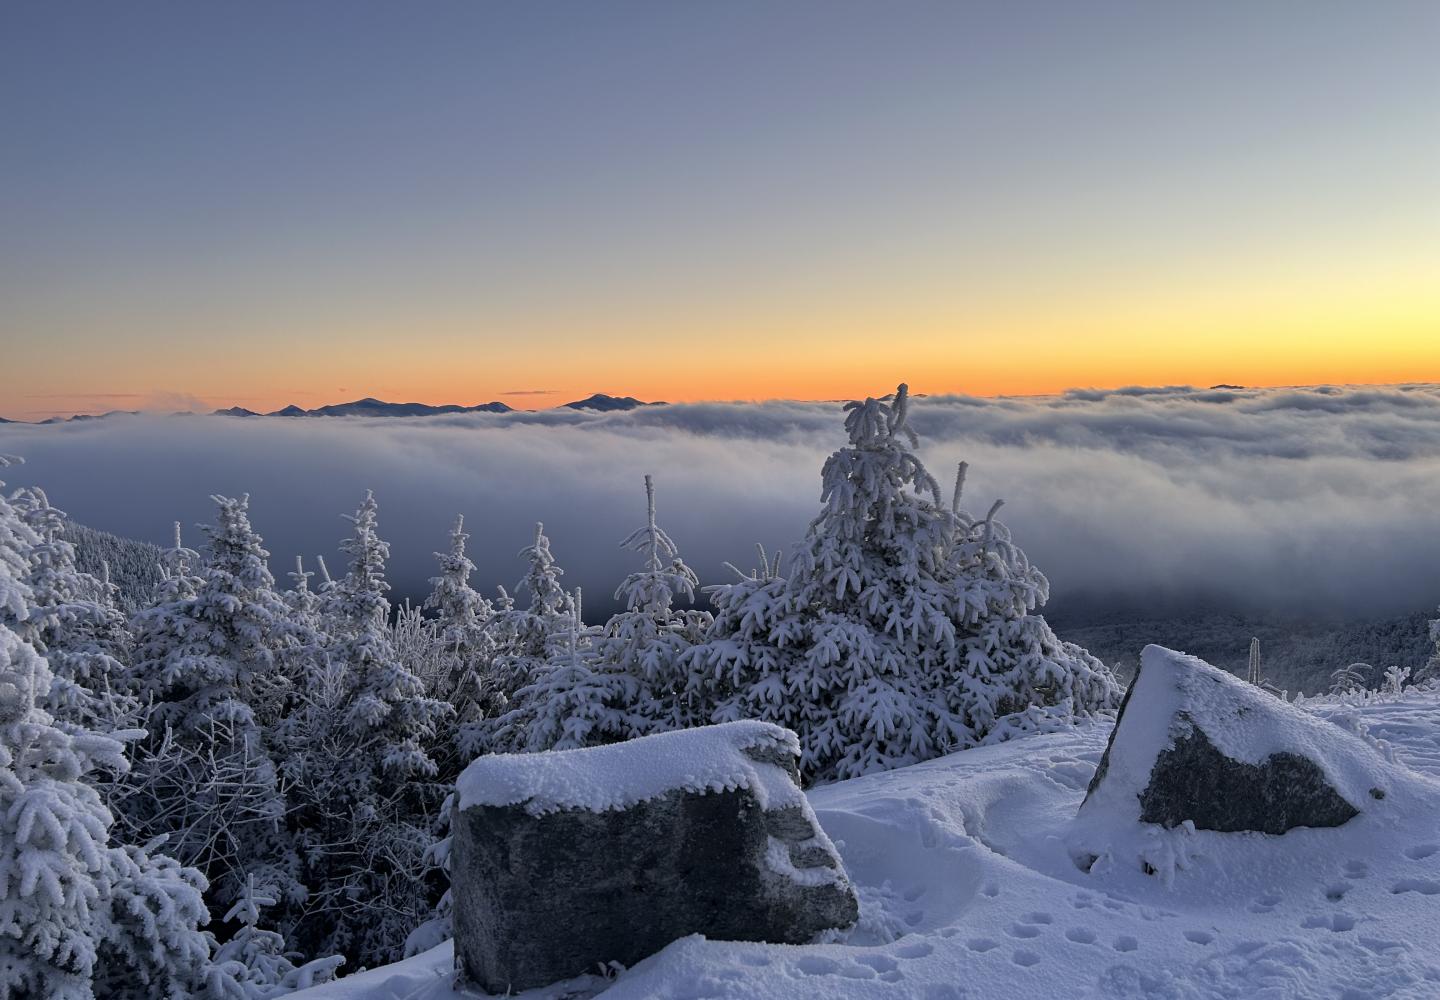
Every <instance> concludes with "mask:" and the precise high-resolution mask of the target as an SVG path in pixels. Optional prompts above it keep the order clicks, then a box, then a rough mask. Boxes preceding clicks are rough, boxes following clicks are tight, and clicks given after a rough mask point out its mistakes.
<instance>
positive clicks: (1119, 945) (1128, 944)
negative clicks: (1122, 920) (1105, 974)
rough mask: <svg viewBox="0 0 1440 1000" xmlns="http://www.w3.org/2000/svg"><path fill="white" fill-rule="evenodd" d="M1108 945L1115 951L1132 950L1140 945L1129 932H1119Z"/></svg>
mask: <svg viewBox="0 0 1440 1000" xmlns="http://www.w3.org/2000/svg"><path fill="white" fill-rule="evenodd" d="M1110 947H1112V948H1114V949H1115V950H1116V951H1134V950H1135V949H1137V948H1139V947H1140V942H1139V941H1136V940H1135V939H1134V938H1133V937H1131V936H1130V935H1129V934H1121V935H1120V936H1119V937H1117V938H1116V939H1115V943H1114V944H1112V945H1111V946H1110Z"/></svg>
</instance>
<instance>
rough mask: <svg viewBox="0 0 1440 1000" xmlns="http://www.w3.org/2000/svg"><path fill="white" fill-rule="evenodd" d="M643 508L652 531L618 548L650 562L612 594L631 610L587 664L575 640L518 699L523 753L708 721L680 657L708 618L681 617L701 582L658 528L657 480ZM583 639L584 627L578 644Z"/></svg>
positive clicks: (594, 643) (593, 638)
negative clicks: (690, 692)
mask: <svg viewBox="0 0 1440 1000" xmlns="http://www.w3.org/2000/svg"><path fill="white" fill-rule="evenodd" d="M645 498H646V510H647V514H646V520H645V525H644V526H643V527H641V528H638V529H637V530H636V531H634V532H633V533H632V534H630V535H629V537H627V538H626V539H625V540H624V541H623V542H621V543H620V544H621V546H622V547H624V548H628V549H631V550H632V551H636V552H641V553H644V555H645V562H644V565H643V567H642V568H641V569H640V570H637V571H636V572H634V573H631V574H630V575H629V576H627V577H626V578H625V580H624V582H623V583H621V584H620V587H619V589H617V590H616V591H615V597H616V599H617V600H620V601H623V602H624V606H625V610H623V611H621V612H620V613H618V614H616V615H614V616H612V617H611V619H610V621H609V622H607V623H606V624H605V626H604V627H603V628H602V629H599V630H590V634H589V636H588V637H587V638H588V641H587V642H586V643H585V645H584V649H583V652H584V654H585V655H584V657H583V661H582V660H581V658H580V657H579V655H578V654H579V652H580V651H581V650H580V648H579V647H578V645H577V643H576V640H575V638H574V637H572V639H571V642H570V649H568V650H567V651H566V652H565V654H564V656H563V658H562V662H561V664H560V665H557V666H556V668H555V669H552V670H550V671H548V672H546V673H545V674H544V675H542V676H540V677H538V678H537V679H536V681H535V682H534V683H532V684H531V685H530V686H528V687H526V688H524V689H522V690H521V691H520V692H519V693H517V695H516V702H517V706H518V710H517V712H516V717H517V718H518V719H519V720H523V724H524V726H525V733H524V735H523V738H522V739H520V740H518V741H515V742H517V743H518V744H519V745H518V746H516V747H515V748H516V749H525V750H551V749H553V750H564V749H569V748H572V747H581V746H595V745H597V744H602V743H614V742H618V741H620V740H627V739H632V738H634V737H636V736H645V735H647V734H649V733H654V732H661V731H664V730H669V729H682V728H685V727H688V726H692V725H703V724H704V723H705V722H706V721H707V720H706V719H705V718H704V717H703V716H699V717H697V716H696V715H695V714H694V713H693V711H692V704H693V703H692V701H691V699H690V698H689V697H687V691H686V673H685V671H684V670H683V669H682V667H681V657H682V655H683V654H684V653H685V652H686V651H687V650H688V649H690V648H691V647H692V646H694V645H695V644H696V643H697V642H699V641H700V640H701V638H702V636H703V635H704V634H705V630H706V629H707V628H709V626H710V622H711V618H710V615H709V614H708V613H706V612H703V611H695V610H678V609H676V607H675V601H676V600H677V599H682V600H686V601H693V600H694V599H695V587H696V585H697V584H698V582H699V581H698V579H697V578H696V576H695V572H694V571H693V570H692V569H691V568H690V567H689V566H687V565H685V562H684V560H682V559H681V558H680V552H679V549H678V548H677V547H676V545H675V542H674V541H673V540H672V539H671V538H670V536H669V535H667V534H666V533H665V531H664V529H662V528H661V527H660V526H659V525H658V524H657V523H656V521H655V484H654V480H653V479H652V478H651V477H650V476H646V477H645ZM577 595H578V591H577ZM577 601H578V596H577ZM578 629H579V623H578V622H577V623H576V625H575V626H574V634H575V636H578V634H579V632H578Z"/></svg>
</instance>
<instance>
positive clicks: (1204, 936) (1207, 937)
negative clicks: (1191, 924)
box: [1185, 931, 1215, 944]
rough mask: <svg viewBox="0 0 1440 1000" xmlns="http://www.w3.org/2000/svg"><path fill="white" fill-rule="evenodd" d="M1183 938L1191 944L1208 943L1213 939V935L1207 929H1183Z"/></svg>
mask: <svg viewBox="0 0 1440 1000" xmlns="http://www.w3.org/2000/svg"><path fill="white" fill-rule="evenodd" d="M1185 940H1186V941H1189V942H1190V943H1191V944H1210V943H1211V942H1213V941H1214V940H1215V935H1214V934H1211V933H1210V932H1209V931H1185Z"/></svg>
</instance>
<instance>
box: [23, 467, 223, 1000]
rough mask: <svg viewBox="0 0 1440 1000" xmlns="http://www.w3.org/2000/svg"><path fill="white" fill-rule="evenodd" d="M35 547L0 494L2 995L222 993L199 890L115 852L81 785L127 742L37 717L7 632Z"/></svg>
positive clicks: (170, 996) (34, 662) (122, 850)
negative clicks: (66, 726) (213, 961)
mask: <svg viewBox="0 0 1440 1000" xmlns="http://www.w3.org/2000/svg"><path fill="white" fill-rule="evenodd" d="M6 464H8V462H7V461H6V460H5V459H3V458H0V467H3V466H4V465H6ZM3 485H4V484H3V483H0V486H3ZM40 544H42V538H41V536H40V535H39V534H37V533H36V532H35V531H33V530H32V529H31V528H30V527H29V526H28V525H26V524H25V523H24V522H23V521H22V520H21V518H20V516H19V514H18V513H17V512H16V510H15V508H14V507H13V506H12V505H11V504H10V502H9V501H8V500H7V499H6V498H5V496H4V494H3V493H0V996H5V997H16V998H25V1000H96V998H104V1000H154V998H166V1000H199V998H201V997H211V996H216V995H220V994H221V993H223V991H224V990H225V988H226V987H227V985H233V983H231V982H229V981H228V980H227V977H226V975H225V973H224V972H223V970H219V969H217V968H215V967H214V966H213V965H212V964H211V962H210V949H211V945H212V940H211V938H210V937H209V935H207V934H205V933H204V932H202V931H201V930H200V929H199V926H200V925H201V924H203V923H204V922H205V920H206V919H207V918H208V915H207V914H206V912H205V907H204V904H203V902H202V898H201V893H202V891H203V889H204V886H205V882H204V879H203V878H202V877H201V875H200V873H199V872H197V871H195V870H193V869H182V868H180V867H179V866H177V865H176V864H175V863H174V862H173V861H171V860H170V859H168V858H165V857H163V856H160V855H152V853H151V851H150V849H149V848H142V847H134V846H115V845H114V844H113V843H112V840H111V833H112V831H111V823H112V820H111V816H110V813H109V811H108V810H107V809H106V807H105V804H104V803H103V801H102V800H101V798H100V795H99V794H98V792H97V791H96V789H95V787H94V786H93V784H92V782H93V781H94V780H95V778H96V776H97V774H98V773H100V772H103V771H110V772H112V773H117V774H118V773H123V772H124V770H125V767H126V761H125V755H124V746H123V743H122V740H121V739H120V738H117V737H121V738H133V737H134V736H135V735H136V734H134V733H117V734H114V735H102V734H99V733H94V732H89V731H86V730H84V729H83V728H82V727H80V726H78V725H77V726H72V727H70V728H69V729H68V730H62V729H61V728H59V727H58V726H56V725H55V724H54V720H53V719H52V718H51V716H50V715H49V713H47V712H46V711H45V710H44V709H43V708H42V707H41V705H40V699H42V698H44V697H46V696H47V695H48V693H49V691H50V690H51V687H52V679H51V675H50V668H49V665H48V664H47V663H46V661H45V659H44V658H43V657H42V656H40V655H39V653H37V652H36V650H35V648H34V647H33V646H31V645H30V643H28V642H26V641H25V640H24V639H23V638H22V636H21V635H20V634H19V632H17V631H16V625H17V624H18V625H20V626H21V627H24V623H26V622H27V621H28V620H29V619H30V617H31V615H32V613H36V611H37V609H36V608H35V606H34V605H33V603H32V602H33V594H32V593H31V591H30V588H29V586H28V584H27V583H26V577H27V575H28V573H29V571H30V550H31V548H32V547H34V546H36V545H40Z"/></svg>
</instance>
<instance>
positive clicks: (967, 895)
mask: <svg viewBox="0 0 1440 1000" xmlns="http://www.w3.org/2000/svg"><path fill="white" fill-rule="evenodd" d="M1309 707H1310V708H1312V709H1313V710H1315V711H1317V713H1318V714H1321V715H1324V716H1339V721H1341V722H1342V724H1343V725H1345V727H1346V728H1349V729H1352V730H1354V729H1357V728H1358V729H1360V730H1361V731H1363V732H1366V733H1368V737H1369V738H1372V739H1377V740H1379V741H1381V742H1382V744H1384V745H1385V746H1386V747H1388V748H1389V749H1391V750H1393V753H1394V757H1395V759H1396V760H1397V761H1398V762H1399V763H1401V764H1405V765H1408V766H1410V767H1412V768H1414V769H1415V770H1416V771H1417V772H1419V775H1417V777H1416V779H1415V780H1414V781H1413V782H1406V786H1407V787H1406V788H1405V789H1404V790H1403V791H1399V790H1397V791H1396V792H1395V793H1394V794H1392V795H1391V796H1390V798H1389V799H1388V800H1387V803H1386V804H1387V806H1388V808H1387V809H1385V810H1382V811H1376V812H1368V813H1365V814H1362V815H1361V816H1359V817H1357V818H1356V819H1354V820H1352V821H1351V822H1349V823H1347V824H1346V825H1345V826H1343V827H1340V828H1337V829H1327V830H1310V829H1298V830H1293V831H1291V832H1290V833H1288V834H1285V835H1284V836H1281V837H1272V836H1265V835H1261V834H1214V833H1206V832H1203V831H1202V832H1199V833H1195V834H1192V835H1190V836H1189V837H1188V838H1187V839H1188V841H1189V843H1188V844H1187V850H1188V852H1189V855H1190V859H1191V860H1190V862H1189V863H1188V864H1187V865H1186V866H1184V867H1181V868H1179V869H1177V870H1176V871H1175V872H1174V874H1173V878H1171V879H1170V880H1168V882H1167V881H1166V880H1163V879H1160V878H1156V877H1154V876H1147V875H1145V874H1143V873H1142V872H1141V871H1139V870H1138V869H1133V870H1126V869H1122V868H1118V867H1117V868H1112V869H1110V870H1107V871H1103V872H1100V871H1097V872H1095V873H1092V874H1086V873H1084V872H1082V871H1080V870H1079V869H1078V868H1077V867H1076V865H1075V863H1074V862H1073V860H1072V859H1071V854H1070V850H1069V847H1068V846H1067V842H1068V838H1069V836H1070V834H1071V832H1072V823H1073V819H1074V816H1075V812H1076V809H1077V807H1078V806H1079V805H1080V801H1081V799H1082V798H1083V797H1084V794H1085V787H1086V784H1087V783H1088V782H1089V780H1090V777H1091V775H1092V774H1093V773H1094V769H1095V765H1096V763H1097V762H1098V761H1099V758H1100V754H1101V753H1102V751H1103V750H1104V747H1105V741H1106V739H1107V737H1108V736H1109V733H1110V726H1109V725H1108V724H1105V723H1096V724H1091V725H1087V726H1083V727H1081V728H1079V729H1076V730H1074V731H1072V732H1068V733H1056V734H1046V735H1035V736H1028V737H1024V738H1021V739H1018V740H1015V741H1012V742H1009V743H1006V744H1003V745H1000V746H992V747H980V748H977V749H973V750H966V751H963V752H960V753H957V754H953V755H951V756H949V757H946V758H943V759H940V760H935V761H930V762H928V763H924V764H917V765H915V766H912V767H908V768H904V769H901V770H897V771H891V772H887V773H883V774H873V775H867V776H865V777H861V778H856V779H853V780H850V781H845V782H840V783H838V784H834V785H830V786H827V787H823V788H818V789H815V790H813V791H812V792H811V793H810V800H811V803H812V804H813V806H814V808H815V811H816V813H817V814H818V816H819V817H820V820H821V822H822V823H823V825H824V827H825V830H826V832H827V833H828V834H829V835H830V836H831V837H832V838H833V839H834V840H835V842H836V843H837V845H838V846H839V847H840V851H841V854H842V855H843V857H844V859H845V864H846V867H847V869H848V870H849V873H850V875H851V877H852V878H853V880H854V881H855V883H856V885H857V886H858V887H859V890H860V894H861V901H862V904H861V912H862V916H861V922H860V925H859V926H858V927H857V928H856V929H855V930H854V931H853V932H851V933H850V934H848V935H846V936H845V937H844V939H843V940H838V941H835V942H832V943H824V944H814V945H807V946H803V947H793V946H783V945H766V944H745V943H732V942H721V941H707V940H705V939H703V938H700V937H691V938H687V939H684V940H681V941H677V942H675V943H674V944H673V945H671V946H670V947H668V948H666V949H665V950H664V951H662V952H660V953H659V954H657V955H655V956H652V957H651V958H649V959H647V960H646V961H644V962H642V963H640V964H639V965H637V966H636V967H634V968H632V969H630V970H628V971H626V972H623V973H621V974H620V975H619V976H618V977H617V978H616V979H615V980H614V981H613V983H608V984H607V983H606V981H604V980H600V979H594V980H590V981H587V982H576V983H571V984H565V985H563V986H559V987H553V988H551V989H549V990H541V991H534V992H532V993H530V994H526V995H527V996H533V997H536V998H540V997H560V996H567V995H572V996H586V995H589V994H590V993H591V992H593V991H595V990H599V989H602V988H604V989H605V992H604V996H605V997H606V1000H627V998H636V997H663V998H673V1000H689V998H696V1000H698V998H701V997H736V998H766V997H777V998H778V997H792V998H797V1000H799V998H829V997H833V998H860V997H877V998H878V997H891V998H893V997H917V998H925V1000H996V998H1005V997H1015V998H1022V997H1024V998H1031V997H1055V996H1066V997H1117V998H1130V997H1134V998H1140V997H1144V998H1162V1000H1164V998H1174V1000H1183V998H1202V997H1203V998H1208V997H1244V998H1256V997H1258V998H1265V1000H1282V998H1284V1000H1290V998H1295V1000H1299V998H1311V997H1333V998H1339V1000H1363V998H1383V997H1394V998H1400V997H1404V998H1422V997H1436V996H1440V780H1437V779H1440V695H1437V694H1432V693H1426V694H1419V693H1416V694H1411V695H1408V696H1407V697H1405V698H1403V699H1395V700H1389V701H1373V702H1371V703H1369V704H1362V705H1342V704H1337V703H1314V702H1312V703H1311V704H1310V706H1309ZM559 916H560V915H557V917H559ZM450 966H451V953H450V947H449V945H445V946H442V947H440V948H437V949H435V950H433V951H430V952H428V953H426V954H424V955H420V956H417V957H415V958H413V959H410V960H409V961H406V962H402V963H399V964H397V965H392V966H388V967H385V968H382V969H376V970H373V971H371V972H367V973H363V974H360V975H357V976H354V977H352V978H349V979H345V980H341V981H340V982H338V983H333V984H329V985H326V986H321V987H318V988H316V989H314V990H310V991H306V992H304V993H301V994H298V995H297V996H299V997H303V998H304V1000H400V998H406V1000H437V998H450V997H456V996H464V995H466V994H464V993H459V992H456V991H455V990H453V989H452V987H451V985H450ZM607 986H608V988H606V987H607Z"/></svg>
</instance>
